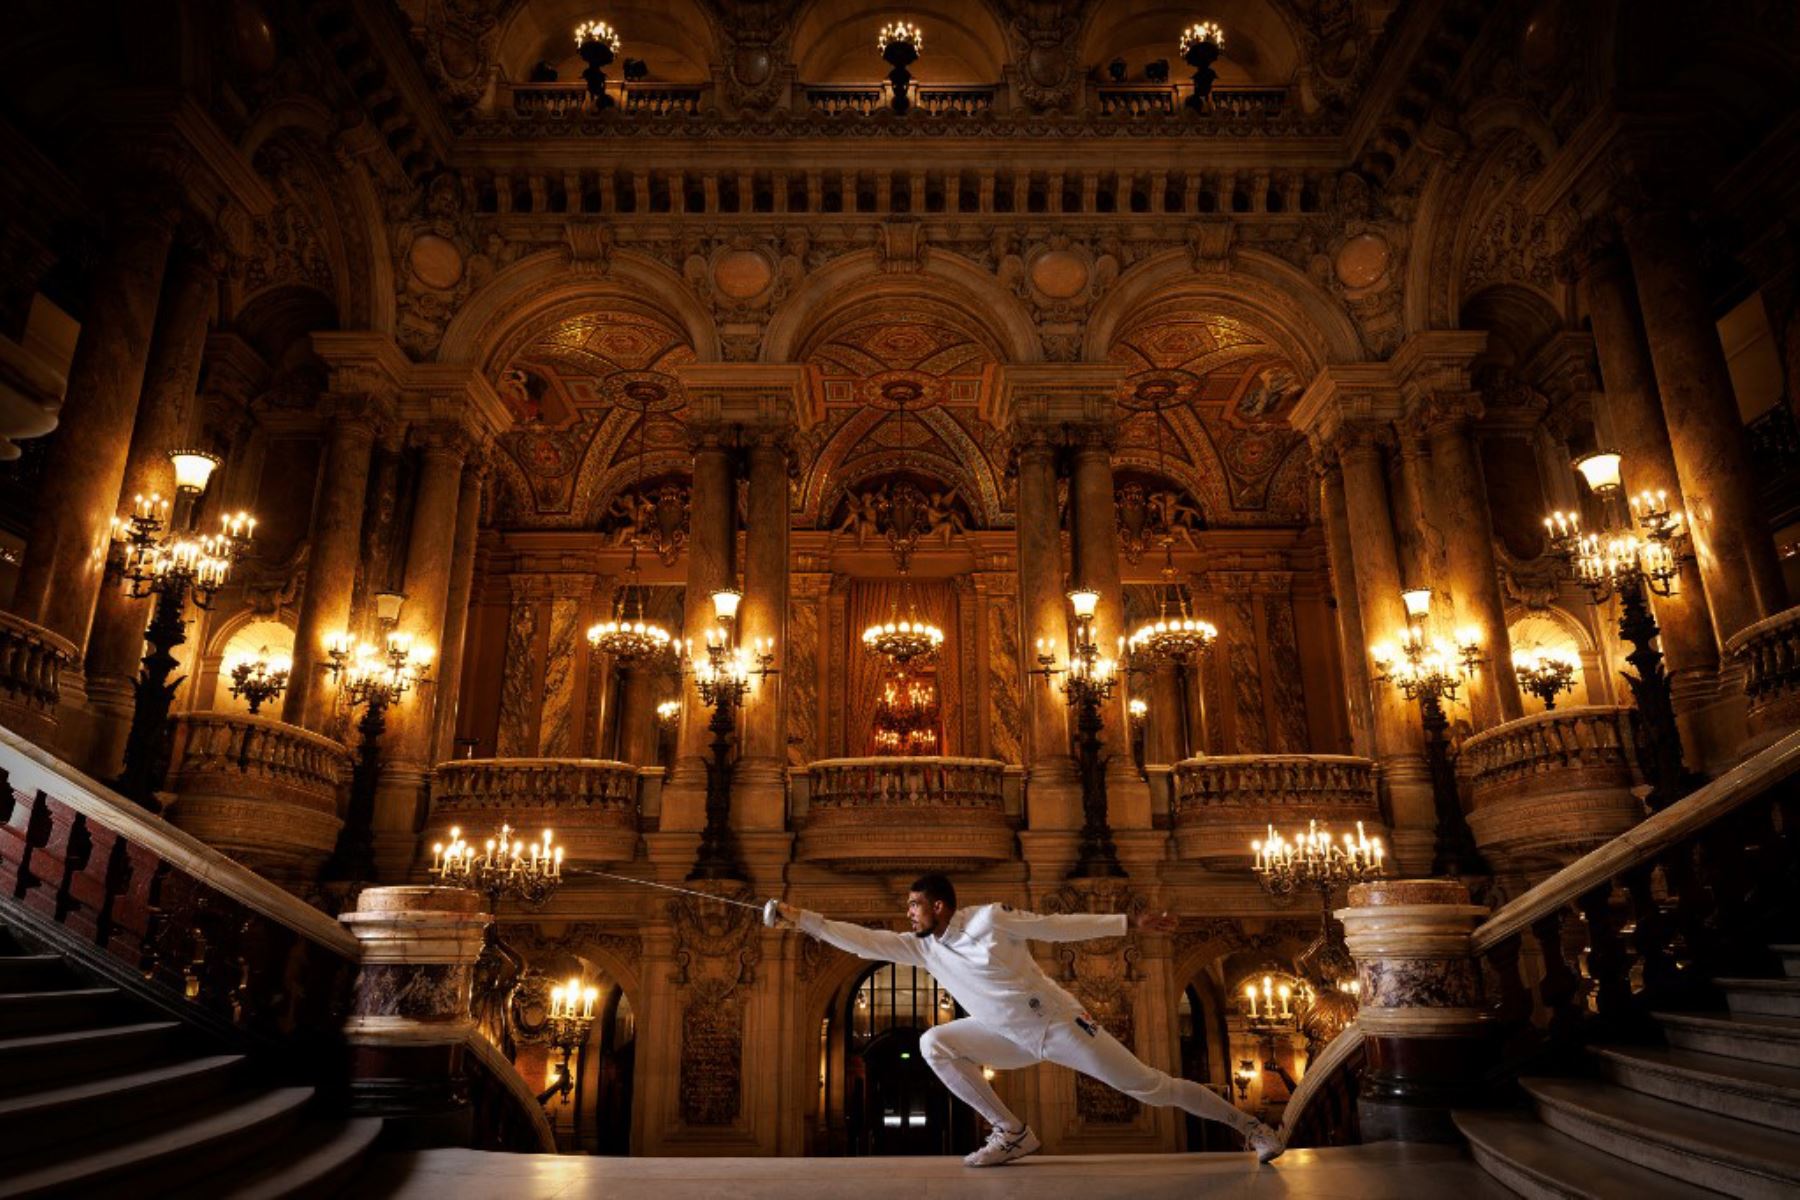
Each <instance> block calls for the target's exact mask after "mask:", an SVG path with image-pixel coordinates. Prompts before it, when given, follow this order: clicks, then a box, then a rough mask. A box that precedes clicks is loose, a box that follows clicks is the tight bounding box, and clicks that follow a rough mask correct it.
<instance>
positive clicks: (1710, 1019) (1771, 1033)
mask: <svg viewBox="0 0 1800 1200" xmlns="http://www.w3.org/2000/svg"><path fill="white" fill-rule="evenodd" d="M1655 1016H1656V1021H1657V1023H1658V1024H1659V1025H1661V1026H1662V1031H1663V1036H1664V1037H1666V1038H1668V1040H1669V1045H1671V1046H1673V1047H1675V1048H1676V1049H1678V1050H1695V1051H1698V1052H1700V1053H1703V1054H1717V1055H1720V1056H1722V1057H1725V1058H1742V1059H1748V1060H1750V1061H1751V1062H1766V1063H1770V1064H1773V1065H1775V1066H1782V1067H1800V1019H1796V1018H1791V1017H1733V1016H1731V1015H1729V1014H1727V1013H1657V1014H1655Z"/></svg>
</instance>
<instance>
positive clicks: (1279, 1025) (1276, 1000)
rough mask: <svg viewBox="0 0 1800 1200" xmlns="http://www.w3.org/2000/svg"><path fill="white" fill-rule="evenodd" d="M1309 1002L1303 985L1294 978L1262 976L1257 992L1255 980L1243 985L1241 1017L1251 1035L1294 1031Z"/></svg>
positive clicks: (1309, 999) (1309, 997)
mask: <svg viewBox="0 0 1800 1200" xmlns="http://www.w3.org/2000/svg"><path fill="white" fill-rule="evenodd" d="M1310 1001H1311V993H1310V992H1309V990H1308V988H1307V986H1306V984H1305V983H1304V982H1302V981H1301V980H1299V979H1298V978H1295V977H1293V976H1286V977H1283V978H1281V979H1277V978H1276V977H1275V976H1274V975H1272V974H1270V975H1264V976H1263V977H1262V986H1261V988H1260V990H1259V989H1258V987H1257V983H1256V981H1255V980H1251V981H1250V982H1249V983H1246V984H1245V985H1244V1006H1245V1007H1244V1016H1245V1019H1246V1021H1247V1022H1248V1023H1249V1026H1250V1030H1251V1032H1252V1033H1260V1034H1275V1033H1291V1032H1293V1031H1294V1030H1295V1029H1297V1028H1299V1025H1300V1017H1301V1014H1302V1013H1303V1012H1304V1011H1305V1009H1306V1006H1307V1005H1308V1003H1309V1002H1310ZM1259 1002H1260V1006H1259Z"/></svg>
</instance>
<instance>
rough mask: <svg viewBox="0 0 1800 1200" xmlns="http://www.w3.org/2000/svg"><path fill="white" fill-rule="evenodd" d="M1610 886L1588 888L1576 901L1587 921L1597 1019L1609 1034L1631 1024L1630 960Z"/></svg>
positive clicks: (1590, 974) (1588, 965)
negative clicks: (1608, 1030) (1615, 911)
mask: <svg viewBox="0 0 1800 1200" xmlns="http://www.w3.org/2000/svg"><path fill="white" fill-rule="evenodd" d="M1612 892H1613V889H1612V883H1611V882H1610V881H1609V882H1606V883H1603V884H1601V885H1600V886H1599V887H1596V888H1590V889H1589V890H1588V891H1585V892H1583V893H1582V894H1581V896H1580V897H1579V898H1578V899H1577V900H1576V902H1575V903H1576V907H1578V908H1579V909H1580V910H1581V915H1582V917H1583V919H1585V920H1586V921H1587V933H1588V952H1587V974H1588V978H1589V979H1590V980H1592V982H1593V986H1594V991H1595V1005H1596V1007H1597V1009H1598V1011H1599V1014H1600V1018H1601V1020H1602V1021H1603V1022H1605V1024H1606V1026H1607V1027H1608V1028H1609V1029H1612V1030H1629V1029H1630V1028H1631V1027H1632V1025H1633V1023H1634V1021H1635V1014H1634V1013H1633V1011H1632V1009H1633V1005H1632V995H1631V957H1630V955H1629V953H1628V952H1627V950H1626V948H1625V940H1624V938H1623V937H1622V936H1621V935H1620V933H1619V922H1618V919H1617V917H1616V916H1615V915H1614V913H1613V904H1612Z"/></svg>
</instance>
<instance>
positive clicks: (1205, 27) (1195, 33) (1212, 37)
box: [1177, 21, 1225, 112]
mask: <svg viewBox="0 0 1800 1200" xmlns="http://www.w3.org/2000/svg"><path fill="white" fill-rule="evenodd" d="M1177 46H1178V47H1179V49H1180V51H1181V61H1182V62H1185V63H1186V64H1187V65H1188V66H1190V67H1192V68H1194V93H1193V95H1191V96H1189V97H1188V98H1187V106H1188V107H1189V108H1191V109H1193V110H1194V111H1195V112H1205V111H1206V101H1207V98H1208V97H1209V96H1211V95H1212V89H1213V83H1214V82H1215V81H1216V80H1217V79H1218V78H1219V73H1218V72H1217V71H1214V70H1213V69H1212V65H1213V64H1214V63H1216V62H1218V61H1219V55H1220V53H1221V52H1223V51H1224V49H1225V31H1224V30H1223V29H1220V28H1219V26H1218V25H1217V24H1215V23H1214V22H1212V21H1196V22H1194V23H1193V24H1192V25H1189V26H1188V27H1187V28H1186V29H1184V30H1182V31H1181V40H1180V42H1178V43H1177Z"/></svg>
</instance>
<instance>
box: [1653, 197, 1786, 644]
mask: <svg viewBox="0 0 1800 1200" xmlns="http://www.w3.org/2000/svg"><path fill="white" fill-rule="evenodd" d="M1695 240H1696V235H1695V233H1694V231H1693V229H1692V228H1691V227H1689V226H1688V225H1687V223H1686V222H1685V221H1684V220H1683V219H1682V218H1681V217H1680V215H1679V214H1678V213H1676V212H1674V211H1673V210H1671V209H1668V208H1664V207H1655V206H1652V207H1648V208H1647V209H1645V210H1643V211H1640V212H1638V213H1637V214H1635V215H1634V216H1633V217H1632V219H1630V220H1629V221H1627V222H1626V225H1625V242H1626V246H1627V248H1628V249H1629V250H1630V253H1631V268H1632V273H1633V274H1634V275H1635V276H1636V279H1637V291H1638V306H1639V308H1640V310H1641V312H1642V313H1643V318H1644V331H1645V333H1646V334H1647V335H1648V338H1649V344H1650V359H1651V362H1652V363H1653V364H1654V365H1655V368H1656V383H1657V388H1658V390H1659V391H1660V392H1661V393H1662V409H1663V417H1664V419H1665V420H1666V421H1667V422H1668V427H1669V443H1670V446H1671V448H1672V449H1673V450H1674V457H1675V467H1676V471H1677V473H1678V474H1679V476H1680V478H1681V494H1682V497H1683V498H1684V499H1685V500H1686V501H1687V515H1688V527H1689V529H1690V530H1691V531H1692V534H1693V540H1694V551H1695V554H1696V555H1697V556H1698V558H1699V561H1700V576H1701V578H1702V579H1704V580H1705V581H1706V601H1707V605H1708V607H1709V608H1710V609H1711V612H1712V623H1713V633H1714V635H1715V636H1716V637H1717V639H1718V642H1719V644H1720V645H1724V644H1725V642H1726V641H1728V640H1729V639H1730V638H1731V636H1732V635H1733V634H1735V633H1737V632H1739V631H1740V630H1742V629H1744V628H1745V627H1747V626H1749V625H1752V624H1754V623H1755V622H1757V621H1759V620H1761V619H1763V618H1764V617H1768V616H1772V615H1773V614H1775V613H1777V612H1780V611H1781V610H1782V609H1783V608H1785V607H1786V606H1787V589H1786V586H1785V584H1784V583H1783V582H1782V578H1781V567H1780V564H1779V563H1778V561H1777V560H1776V557H1775V544H1774V540H1773V539H1772V538H1771V536H1770V534H1769V530H1768V525H1767V522H1766V521H1765V519H1764V517H1763V513H1762V511H1761V508H1760V506H1759V504H1758V502H1757V497H1756V475H1755V473H1754V471H1753V470H1752V468H1751V465H1750V454H1749V448H1748V446H1747V445H1746V443H1745V439H1744V429H1743V421H1742V418H1741V417H1740V416H1739V414H1738V406H1737V399H1736V396H1735V394H1734V392H1733V390H1732V386H1731V376H1730V373H1729V371H1728V370H1727V368H1726V365H1725V349H1724V346H1723V345H1722V344H1721V343H1720V341H1719V331H1718V326H1717V324H1716V323H1715V322H1714V320H1713V315H1712V308H1711V305H1710V303H1709V301H1708V293H1707V289H1706V285H1705V282H1704V280H1703V279H1702V277H1701V274H1700V264H1699V260H1698V257H1697V254H1696V249H1695Z"/></svg>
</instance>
